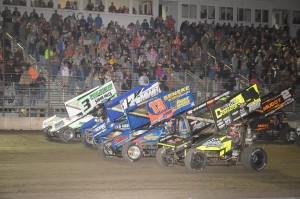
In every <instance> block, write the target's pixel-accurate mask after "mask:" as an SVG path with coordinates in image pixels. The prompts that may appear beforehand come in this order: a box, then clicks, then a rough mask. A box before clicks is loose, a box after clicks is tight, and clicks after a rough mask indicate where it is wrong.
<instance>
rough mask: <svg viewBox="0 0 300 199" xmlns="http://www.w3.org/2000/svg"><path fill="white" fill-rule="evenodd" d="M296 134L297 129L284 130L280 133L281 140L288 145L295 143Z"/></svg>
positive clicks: (288, 128)
mask: <svg viewBox="0 0 300 199" xmlns="http://www.w3.org/2000/svg"><path fill="white" fill-rule="evenodd" d="M296 134H297V132H296V129H294V128H291V127H287V128H284V129H282V130H281V131H280V136H281V140H282V141H283V142H284V143H286V144H293V143H295V138H296Z"/></svg>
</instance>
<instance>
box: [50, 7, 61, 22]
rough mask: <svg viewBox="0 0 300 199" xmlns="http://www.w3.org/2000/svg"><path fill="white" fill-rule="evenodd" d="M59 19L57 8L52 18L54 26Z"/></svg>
mask: <svg viewBox="0 0 300 199" xmlns="http://www.w3.org/2000/svg"><path fill="white" fill-rule="evenodd" d="M59 20H60V17H59V14H58V13H57V10H54V13H53V14H52V16H51V19H50V21H51V24H52V26H55V24H57V23H58V21H59Z"/></svg>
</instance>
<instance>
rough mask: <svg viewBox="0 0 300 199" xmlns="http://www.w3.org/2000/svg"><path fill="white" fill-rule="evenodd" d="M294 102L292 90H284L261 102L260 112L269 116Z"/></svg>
mask: <svg viewBox="0 0 300 199" xmlns="http://www.w3.org/2000/svg"><path fill="white" fill-rule="evenodd" d="M293 101H294V96H293V93H292V89H291V88H289V89H286V90H283V91H281V92H280V93H277V94H275V95H273V96H270V97H267V98H266V99H265V100H263V101H262V105H261V106H262V110H263V113H264V114H265V116H268V115H271V114H272V113H274V112H275V111H277V110H279V109H281V108H283V107H285V106H287V105H289V104H290V103H292V102H293Z"/></svg>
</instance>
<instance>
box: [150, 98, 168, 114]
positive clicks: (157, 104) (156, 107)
mask: <svg viewBox="0 0 300 199" xmlns="http://www.w3.org/2000/svg"><path fill="white" fill-rule="evenodd" d="M149 107H150V108H151V109H152V110H153V112H154V113H155V114H157V113H159V112H161V111H163V110H166V109H167V108H166V106H165V105H164V103H163V101H162V100H161V99H156V100H154V101H153V102H150V103H149Z"/></svg>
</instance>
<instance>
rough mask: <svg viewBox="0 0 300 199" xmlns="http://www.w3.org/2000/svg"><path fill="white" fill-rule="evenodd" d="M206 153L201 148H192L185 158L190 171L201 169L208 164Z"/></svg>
mask: <svg viewBox="0 0 300 199" xmlns="http://www.w3.org/2000/svg"><path fill="white" fill-rule="evenodd" d="M206 162H207V157H206V154H205V153H204V152H203V151H201V150H199V149H191V150H189V151H188V152H187V154H186V156H185V158H184V165H185V167H186V168H187V169H188V170H190V171H201V170H203V169H204V167H205V166H206Z"/></svg>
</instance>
